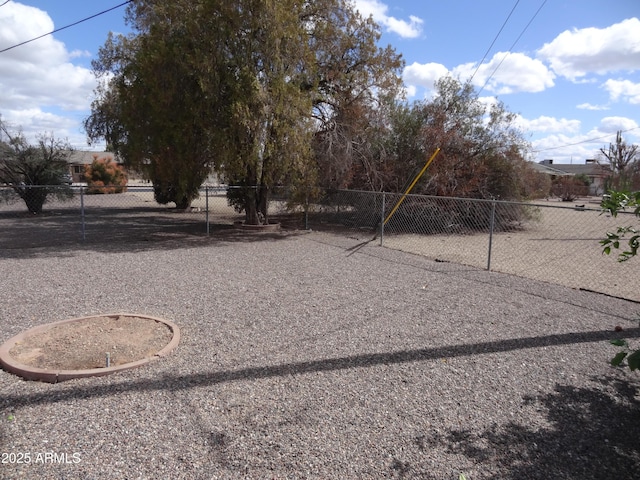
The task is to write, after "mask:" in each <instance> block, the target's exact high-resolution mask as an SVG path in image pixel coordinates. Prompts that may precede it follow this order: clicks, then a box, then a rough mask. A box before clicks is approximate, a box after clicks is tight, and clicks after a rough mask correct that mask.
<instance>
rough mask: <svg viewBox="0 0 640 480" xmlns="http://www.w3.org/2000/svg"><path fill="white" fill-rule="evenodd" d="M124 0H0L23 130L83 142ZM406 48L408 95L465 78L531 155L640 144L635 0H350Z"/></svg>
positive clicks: (0, 27)
mask: <svg viewBox="0 0 640 480" xmlns="http://www.w3.org/2000/svg"><path fill="white" fill-rule="evenodd" d="M123 2H124V0H92V1H90V2H89V1H86V0H21V1H16V0H8V1H6V0H0V115H1V118H2V120H3V121H4V122H5V123H8V124H9V125H10V126H11V127H14V128H17V127H20V128H22V130H23V131H24V133H25V135H26V136H27V138H29V139H30V140H32V139H35V136H36V135H37V134H38V133H43V132H47V133H52V134H53V135H54V136H55V137H57V138H67V139H68V140H69V142H70V143H71V144H72V145H73V146H74V147H75V148H77V149H80V150H83V149H84V150H90V149H100V148H102V147H103V146H104V145H100V144H98V145H94V146H91V147H89V146H88V145H87V142H86V135H85V133H84V131H83V129H82V121H83V119H84V118H86V117H87V116H88V115H89V112H90V105H91V100H92V98H93V90H94V88H95V86H96V81H95V78H94V76H93V74H92V72H91V60H92V59H93V58H95V57H96V56H97V53H98V50H99V48H100V46H101V45H102V44H103V43H104V41H105V40H106V38H107V34H108V33H109V31H113V32H114V33H127V32H128V31H129V29H128V27H127V26H126V25H125V23H124V12H125V7H124V6H120V7H118V8H116V9H114V10H112V11H110V12H107V13H105V14H102V15H99V16H97V17H95V18H93V19H90V20H87V21H86V22H82V23H80V24H78V25H75V26H71V27H69V28H65V29H63V30H61V31H59V32H57V33H54V34H53V35H47V36H44V37H43V38H40V39H39V40H35V41H33V42H30V43H27V44H25V45H22V46H19V47H16V48H11V49H9V50H6V51H2V50H4V49H6V48H9V47H11V46H13V45H16V44H18V43H21V42H23V41H26V40H30V39H32V38H35V37H38V36H40V35H43V34H46V33H49V32H51V31H53V30H55V29H59V28H62V27H65V26H67V25H70V24H73V23H75V22H78V21H80V20H82V19H85V18H87V17H90V16H93V15H95V14H98V13H100V12H103V11H105V10H108V9H111V8H112V7H116V6H117V5H120V4H121V3H123ZM354 3H355V5H356V7H357V8H358V10H360V12H361V13H362V14H363V15H365V16H369V15H371V16H373V19H374V20H375V21H376V22H377V23H378V24H379V25H380V29H381V32H382V36H381V39H380V46H383V47H384V46H387V45H391V46H392V47H393V48H394V49H395V50H396V52H397V53H400V54H402V56H403V59H404V61H405V67H404V69H403V72H402V76H403V80H404V83H405V87H406V92H407V99H408V100H409V101H417V100H424V99H429V98H431V97H432V95H433V85H434V82H435V81H436V80H437V79H438V78H440V77H442V76H444V75H451V76H453V77H455V78H458V79H460V80H461V81H463V82H464V81H467V80H469V79H471V82H472V84H473V85H474V86H475V87H476V89H477V91H478V92H479V96H480V98H481V100H482V101H483V102H486V103H487V104H491V103H493V102H496V101H501V102H502V103H503V104H504V105H505V107H506V108H507V109H508V110H509V111H511V112H513V113H515V114H517V124H518V126H519V127H520V128H521V130H522V131H523V133H524V137H525V139H526V140H527V141H529V142H530V143H531V152H530V153H529V157H528V158H529V160H532V161H541V160H543V159H553V161H554V163H574V164H581V163H584V162H585V160H586V159H591V158H598V155H599V150H600V148H607V147H608V146H609V143H610V142H613V141H615V134H616V132H617V131H623V133H622V135H623V138H624V139H625V140H626V141H627V142H628V143H634V144H640V0H609V1H604V0H482V1H479V0H447V1H442V0H438V1H435V0H420V1H415V0H354Z"/></svg>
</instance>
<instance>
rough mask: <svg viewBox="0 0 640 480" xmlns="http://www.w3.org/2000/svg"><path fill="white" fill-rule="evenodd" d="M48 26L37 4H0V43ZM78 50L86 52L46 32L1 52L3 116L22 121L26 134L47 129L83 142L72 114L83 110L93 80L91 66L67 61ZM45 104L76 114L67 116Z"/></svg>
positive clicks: (12, 42)
mask: <svg viewBox="0 0 640 480" xmlns="http://www.w3.org/2000/svg"><path fill="white" fill-rule="evenodd" d="M53 29H54V24H53V21H52V20H51V18H50V17H49V15H48V14H47V13H46V12H44V11H42V10H39V9H38V8H35V7H30V6H26V5H22V4H20V3H17V2H9V3H7V4H6V5H4V6H3V7H2V8H0V45H3V46H5V45H6V46H10V45H15V44H17V43H20V42H23V41H25V40H29V39H31V38H34V37H37V36H39V35H42V33H43V32H50V31H52V30H53ZM78 56H86V52H79V51H74V52H69V51H67V50H66V48H65V46H64V44H63V43H62V42H60V41H58V40H56V39H55V37H53V36H51V35H48V36H46V37H43V38H41V39H39V40H36V41H34V42H31V43H28V44H25V45H22V46H20V47H17V48H14V49H12V50H8V51H6V52H3V53H2V54H0V72H2V75H0V114H2V118H3V120H5V121H7V122H9V123H10V124H12V125H14V126H22V127H23V129H24V133H25V135H27V137H28V138H30V139H32V138H33V137H34V136H35V135H36V134H38V133H43V132H44V131H48V132H53V133H54V135H55V136H60V137H65V136H69V137H70V139H72V141H73V143H78V144H80V143H81V142H82V143H86V142H85V139H84V135H83V134H81V133H80V132H79V131H78V130H79V127H78V126H77V124H78V122H77V120H78V118H79V117H80V118H81V117H82V116H83V113H81V112H86V113H88V110H89V108H90V102H91V98H92V92H93V89H94V88H95V86H96V80H95V78H94V76H93V74H92V73H91V71H90V70H88V69H87V68H84V67H80V66H77V65H74V64H73V63H71V59H72V58H75V57H78ZM48 110H50V111H60V112H63V111H73V112H77V115H76V114H74V115H73V117H75V120H69V119H67V118H64V117H62V116H61V115H56V114H54V113H47V111H48ZM74 126H75V128H74ZM74 130H75V131H74Z"/></svg>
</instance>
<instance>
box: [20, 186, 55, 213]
mask: <svg viewBox="0 0 640 480" xmlns="http://www.w3.org/2000/svg"><path fill="white" fill-rule="evenodd" d="M47 193H48V192H47V189H46V188H45V187H40V186H35V187H33V186H26V187H25V188H24V190H22V191H21V192H18V195H20V196H21V197H22V199H23V200H24V203H25V204H26V205H27V209H28V210H29V212H30V213H33V214H38V213H42V206H43V205H44V202H45V200H46V199H47Z"/></svg>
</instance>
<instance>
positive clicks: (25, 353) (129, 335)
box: [9, 315, 173, 370]
mask: <svg viewBox="0 0 640 480" xmlns="http://www.w3.org/2000/svg"><path fill="white" fill-rule="evenodd" d="M172 336H173V333H172V331H171V329H170V328H169V327H168V325H166V324H164V323H162V322H158V321H155V320H153V319H150V318H140V317H136V316H124V315H118V316H101V317H91V318H87V319H84V320H83V321H79V322H68V323H61V324H57V325H52V326H51V328H49V329H47V330H44V331H39V332H35V333H33V334H31V335H27V336H26V337H25V338H24V339H23V340H22V341H20V342H17V343H16V344H15V345H14V346H13V348H11V350H10V351H9V355H10V356H11V357H12V358H13V359H14V360H15V361H17V362H19V363H21V364H23V365H28V366H31V367H36V368H42V369H49V370H52V369H59V370H86V369H92V368H104V367H106V366H107V365H106V357H107V353H108V354H109V357H110V365H111V366H112V367H114V366H118V365H124V364H126V363H130V362H135V361H137V360H143V359H145V358H149V357H152V356H154V355H155V354H156V353H158V352H159V351H160V350H162V349H163V348H164V347H166V346H167V344H168V343H169V342H170V341H171V339H172Z"/></svg>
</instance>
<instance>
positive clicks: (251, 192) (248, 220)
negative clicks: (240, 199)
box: [244, 187, 260, 225]
mask: <svg viewBox="0 0 640 480" xmlns="http://www.w3.org/2000/svg"><path fill="white" fill-rule="evenodd" d="M245 192H246V193H245V196H244V214H245V216H244V223H245V224H246V225H260V217H259V216H258V202H257V199H256V193H257V192H256V187H247V188H246V190H245Z"/></svg>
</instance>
